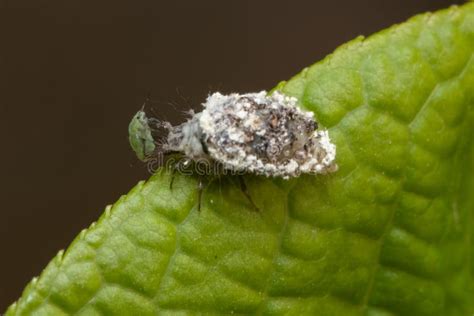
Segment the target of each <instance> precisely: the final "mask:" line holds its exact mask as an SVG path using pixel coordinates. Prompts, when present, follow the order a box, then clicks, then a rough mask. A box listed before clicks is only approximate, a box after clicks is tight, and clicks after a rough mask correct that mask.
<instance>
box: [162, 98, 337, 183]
mask: <svg viewBox="0 0 474 316" xmlns="http://www.w3.org/2000/svg"><path fill="white" fill-rule="evenodd" d="M296 103H297V100H296V99H295V98H292V97H288V96H285V95H283V94H281V93H279V92H278V91H277V92H274V93H273V94H271V95H268V94H267V93H266V92H265V91H261V92H259V93H248V94H236V93H234V94H230V95H222V94H220V93H214V94H212V95H210V96H209V97H208V98H207V100H206V102H205V103H204V104H203V106H204V110H203V111H202V112H199V113H196V114H193V115H192V116H191V117H190V118H189V119H188V120H187V121H186V122H185V123H182V124H180V125H177V126H170V125H168V126H167V129H168V135H167V137H166V139H165V141H164V145H163V147H162V149H163V151H164V152H181V153H183V154H184V155H185V156H186V157H188V158H189V159H192V160H197V159H207V160H212V161H215V162H218V163H220V164H222V165H223V167H224V168H226V169H229V170H234V171H244V172H249V173H254V174H258V175H265V176H271V177H283V178H285V179H288V178H290V177H296V176H299V175H300V174H302V173H313V174H325V173H328V172H333V171H336V170H337V165H336V164H335V157H336V146H335V145H334V144H332V143H331V141H330V139H329V135H328V132H327V131H326V130H322V131H321V130H318V124H317V122H316V121H315V119H314V117H313V113H312V112H307V111H303V110H301V109H300V108H298V107H297V106H296Z"/></svg>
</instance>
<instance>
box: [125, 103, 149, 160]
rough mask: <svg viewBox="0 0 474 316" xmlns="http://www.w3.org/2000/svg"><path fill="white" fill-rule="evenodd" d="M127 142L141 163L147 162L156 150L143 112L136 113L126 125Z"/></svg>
mask: <svg viewBox="0 0 474 316" xmlns="http://www.w3.org/2000/svg"><path fill="white" fill-rule="evenodd" d="M128 140H129V142H130V146H131V147H132V149H133V151H134V152H135V154H136V155H137V157H138V159H140V160H141V161H147V160H148V158H149V157H150V156H151V155H152V154H153V153H154V151H155V149H156V144H155V140H154V139H153V135H152V130H151V127H150V125H149V121H148V118H147V116H146V114H145V112H144V111H143V110H140V111H138V112H137V113H136V114H135V115H134V116H133V118H132V120H131V121H130V124H129V125H128Z"/></svg>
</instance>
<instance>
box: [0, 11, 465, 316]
mask: <svg viewBox="0 0 474 316" xmlns="http://www.w3.org/2000/svg"><path fill="white" fill-rule="evenodd" d="M473 52H474V3H470V4H466V5H464V6H462V7H452V8H450V9H447V10H444V11H440V12H437V13H435V14H424V15H420V16H417V17H414V18H412V19H411V20H409V21H408V22H406V23H404V24H401V25H398V26H394V27H392V28H390V29H388V30H385V31H382V32H380V33H378V34H376V35H373V36H371V37H369V38H367V39H364V38H358V39H356V40H354V41H352V42H350V43H348V44H346V45H344V46H342V47H340V48H339V49H337V50H336V52H335V53H333V54H332V55H330V56H328V57H327V58H326V59H324V60H323V61H321V62H319V63H317V64H315V65H313V66H311V67H309V68H307V69H304V70H303V71H302V72H301V73H300V74H298V75H297V76H295V77H294V78H292V79H291V80H289V81H288V82H283V83H281V84H279V85H278V87H277V88H276V89H279V90H281V91H283V92H284V93H286V94H289V95H293V96H296V97H297V98H298V99H299V101H300V103H301V106H302V107H304V108H306V109H309V110H311V111H313V112H314V113H315V114H316V117H317V118H318V121H319V122H320V123H321V125H323V126H324V127H326V128H328V129H329V131H330V136H331V138H332V140H333V142H334V143H335V144H336V145H337V150H338V155H337V161H338V165H339V171H338V172H336V173H334V174H331V175H327V176H302V177H300V178H298V179H293V180H290V181H285V180H278V179H277V180H270V179H265V178H261V177H253V176H248V177H247V178H246V181H247V186H248V190H249V193H250V195H251V196H252V198H253V200H254V201H255V203H256V205H257V206H258V207H259V209H260V212H255V211H254V210H253V208H252V205H251V204H250V203H249V202H248V200H247V199H246V198H245V195H244V194H243V193H242V191H241V190H240V189H239V185H238V182H236V180H235V179H233V178H232V177H228V178H221V180H220V181H217V180H216V181H213V182H212V183H210V184H209V185H208V186H207V187H206V188H205V189H204V192H203V195H202V202H201V203H202V204H201V211H200V212H199V211H198V207H197V203H198V186H197V180H196V179H195V178H193V177H189V176H179V175H177V176H176V178H175V180H174V185H173V188H172V190H171V189H170V188H169V182H170V178H171V175H170V174H169V173H168V172H166V171H164V170H162V171H160V172H159V173H157V174H156V175H154V176H152V177H151V178H150V179H149V180H148V181H147V182H141V183H139V184H138V185H137V186H136V187H135V188H134V189H133V190H132V191H130V192H129V193H128V194H127V195H126V196H123V197H122V198H120V199H119V200H118V201H117V202H116V203H115V204H114V205H113V206H110V207H107V209H106V211H105V213H104V214H103V215H102V217H101V218H100V219H99V221H98V222H97V223H94V224H92V225H91V227H90V228H88V229H87V230H84V231H83V232H81V233H80V234H79V236H78V237H77V238H76V239H75V240H74V242H73V243H72V244H71V246H70V247H69V248H68V249H67V250H66V252H64V253H63V252H62V251H61V252H60V253H59V254H58V255H57V256H56V257H55V258H54V259H53V260H52V261H51V263H50V264H49V265H48V266H47V268H46V269H45V270H44V271H43V273H42V274H41V276H40V277H39V278H35V279H33V281H32V282H31V283H30V284H29V285H28V286H27V288H26V289H25V291H24V293H23V295H22V297H21V298H20V299H19V300H18V301H17V302H16V303H14V304H13V305H12V306H11V307H10V308H9V310H8V311H7V315H8V316H11V315H156V314H160V315H227V314H230V313H233V314H246V315H247V314H254V315H283V314H284V315H380V316H382V315H470V314H472V313H473V312H474V306H473V304H474V290H473V278H472V275H473V272H474V261H473V260H472V256H473V253H474V246H473V243H472V240H473V238H474V233H473V227H472V218H473V216H474V177H473V173H474V144H473V142H474V137H473V136H474V58H473V57H472V56H473Z"/></svg>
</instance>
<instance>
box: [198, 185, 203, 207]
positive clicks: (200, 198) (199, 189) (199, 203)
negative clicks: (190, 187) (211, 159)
mask: <svg viewBox="0 0 474 316" xmlns="http://www.w3.org/2000/svg"><path fill="white" fill-rule="evenodd" d="M202 179H203V178H202V177H199V182H198V212H199V213H201V202H202V192H203V190H204V181H203V180H202Z"/></svg>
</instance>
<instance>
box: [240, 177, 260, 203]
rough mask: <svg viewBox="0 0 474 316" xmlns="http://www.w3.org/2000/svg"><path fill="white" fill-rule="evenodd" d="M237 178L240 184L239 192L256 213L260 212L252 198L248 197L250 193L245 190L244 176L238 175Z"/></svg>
mask: <svg viewBox="0 0 474 316" xmlns="http://www.w3.org/2000/svg"><path fill="white" fill-rule="evenodd" d="M237 177H238V178H239V183H240V190H241V191H242V193H243V194H244V195H245V197H246V198H247V200H248V201H249V202H250V204H252V206H253V208H254V209H255V211H257V212H260V209H259V208H258V206H257V205H256V204H255V203H254V201H253V199H252V197H251V196H250V193H249V191H248V189H247V185H246V184H245V179H244V176H242V175H239V176H237Z"/></svg>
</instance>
